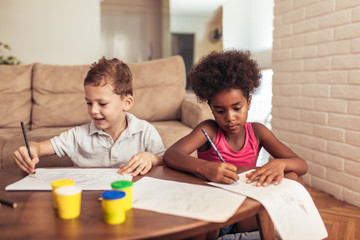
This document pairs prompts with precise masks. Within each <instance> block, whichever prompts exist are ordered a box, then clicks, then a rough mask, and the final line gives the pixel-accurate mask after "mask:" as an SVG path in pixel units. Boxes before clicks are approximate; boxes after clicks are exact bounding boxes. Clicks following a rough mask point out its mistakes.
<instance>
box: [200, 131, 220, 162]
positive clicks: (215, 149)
mask: <svg viewBox="0 0 360 240" xmlns="http://www.w3.org/2000/svg"><path fill="white" fill-rule="evenodd" d="M201 131H202V132H203V133H204V135H205V137H206V139H207V140H208V142H209V143H210V145H211V147H212V148H213V149H214V151H215V152H216V154H217V155H218V157H219V158H220V160H221V161H222V162H223V163H224V162H225V160H224V159H223V158H222V156H221V154H220V153H219V150H217V148H216V147H215V145H214V143H213V142H212V141H211V139H210V137H209V135H208V134H207V133H206V131H205V129H203V128H202V129H201Z"/></svg>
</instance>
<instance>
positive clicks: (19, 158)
mask: <svg viewBox="0 0 360 240" xmlns="http://www.w3.org/2000/svg"><path fill="white" fill-rule="evenodd" d="M30 152H31V155H32V157H33V158H32V159H30V156H29V153H28V150H27V148H26V146H21V147H19V148H18V149H17V150H16V151H15V152H14V156H13V158H14V161H15V163H16V164H17V165H18V166H19V167H20V168H21V169H22V170H24V171H25V172H27V173H29V174H31V173H33V172H34V171H35V165H36V164H37V163H38V162H39V157H38V153H37V150H36V147H34V146H32V145H30Z"/></svg>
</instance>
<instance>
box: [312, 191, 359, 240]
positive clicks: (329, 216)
mask: <svg viewBox="0 0 360 240" xmlns="http://www.w3.org/2000/svg"><path fill="white" fill-rule="evenodd" d="M306 189H307V190H308V191H309V193H310V195H311V197H312V198H313V200H314V202H315V205H316V207H317V208H318V210H319V213H320V215H321V217H322V219H323V221H324V223H325V226H326V229H327V231H328V235H329V237H328V238H327V239H329V240H330V239H331V240H332V239H341V240H347V239H349V240H355V239H359V240H360V208H359V207H355V206H353V205H350V204H347V203H345V202H342V201H339V200H337V199H335V198H334V197H332V196H330V195H329V194H327V193H324V192H321V191H318V190H315V189H313V188H310V187H306Z"/></svg>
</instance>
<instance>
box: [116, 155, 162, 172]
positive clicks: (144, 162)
mask: <svg viewBox="0 0 360 240" xmlns="http://www.w3.org/2000/svg"><path fill="white" fill-rule="evenodd" d="M158 158H159V157H158V156H156V155H154V154H153V153H150V152H141V153H137V154H135V155H134V156H133V157H132V158H131V159H130V160H129V162H128V163H127V164H125V165H124V166H121V167H120V169H119V171H118V172H119V173H121V174H123V175H125V174H128V173H131V172H132V176H133V177H135V176H137V175H138V174H141V175H144V174H146V173H147V172H148V171H149V170H150V169H151V168H152V166H153V163H154V162H155V161H157V159H158Z"/></svg>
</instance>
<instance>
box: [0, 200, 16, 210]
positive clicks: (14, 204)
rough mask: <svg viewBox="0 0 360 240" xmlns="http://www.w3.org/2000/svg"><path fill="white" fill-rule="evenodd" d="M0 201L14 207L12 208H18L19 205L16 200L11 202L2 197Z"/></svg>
mask: <svg viewBox="0 0 360 240" xmlns="http://www.w3.org/2000/svg"><path fill="white" fill-rule="evenodd" d="M0 203H1V204H4V205H7V206H9V207H12V208H16V207H17V203H16V202H9V201H6V200H4V199H0ZM1 204H0V205H1Z"/></svg>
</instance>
